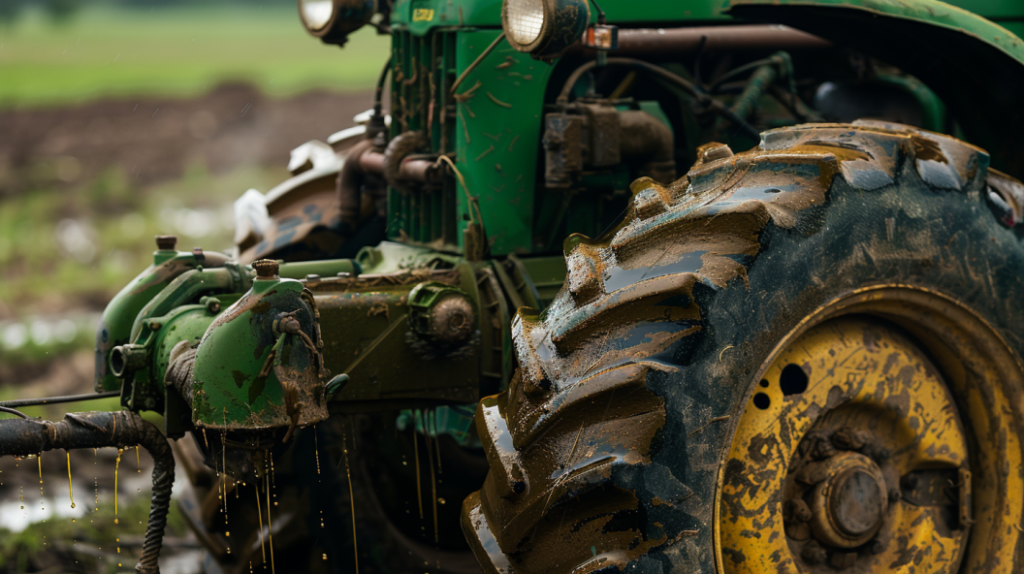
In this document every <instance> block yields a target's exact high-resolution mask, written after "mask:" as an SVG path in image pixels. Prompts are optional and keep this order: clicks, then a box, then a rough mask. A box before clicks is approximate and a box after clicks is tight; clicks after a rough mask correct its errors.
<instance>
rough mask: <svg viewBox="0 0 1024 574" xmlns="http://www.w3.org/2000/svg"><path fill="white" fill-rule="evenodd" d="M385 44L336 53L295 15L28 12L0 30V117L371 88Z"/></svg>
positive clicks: (223, 9)
mask: <svg viewBox="0 0 1024 574" xmlns="http://www.w3.org/2000/svg"><path fill="white" fill-rule="evenodd" d="M387 52H388V38H387V37H386V36H378V35H377V34H376V31H375V30H373V29H372V28H369V27H366V28H364V29H362V30H359V31H358V32H357V33H355V34H353V36H352V37H351V38H350V40H349V42H348V44H347V45H346V46H345V48H344V49H343V50H339V49H338V48H336V47H333V46H327V45H324V44H322V43H321V42H320V41H319V40H317V39H315V38H313V37H312V36H310V35H309V34H307V33H306V32H305V31H304V30H303V28H302V24H301V23H300V21H299V17H298V14H297V13H296V11H295V10H294V9H289V8H285V7H279V6H273V7H260V6H245V5H242V4H239V5H228V6H218V7H203V6H188V7H178V8H164V9H160V10H153V11H145V10H128V9H115V8H112V7H109V6H107V7H105V6H102V5H101V6H95V7H89V8H87V9H85V10H83V11H82V12H81V13H80V14H79V15H78V17H77V18H76V19H75V20H73V21H72V22H70V23H68V24H66V25H63V26H56V25H54V24H52V23H50V22H49V21H48V20H47V19H46V18H44V17H43V16H42V15H41V14H39V13H34V12H30V13H28V14H27V15H26V17H23V18H22V19H21V20H19V21H18V22H17V23H16V24H15V25H14V26H12V27H9V28H2V27H0V78H2V81H0V107H27V106H52V105H61V104H68V103H75V102H80V101H85V100H90V99H95V98H99V97H105V96H128V95H132V96H134V95H144V94H151V95H161V96H173V97H186V96H193V95H197V94H201V93H203V92H205V91H207V90H209V89H211V88H212V87H214V86H215V85H217V84H219V83H223V82H225V81H231V80H237V81H243V82H248V83H251V84H254V85H256V86H258V87H259V88H260V89H262V90H263V91H264V92H265V93H267V94H269V95H271V96H276V97H282V96H288V95H293V94H296V93H299V92H302V91H306V90H309V89H312V88H330V89H333V90H339V91H355V90H364V89H367V88H369V87H371V86H372V85H373V83H374V81H375V79H376V77H377V75H378V74H379V72H380V69H381V66H383V64H384V61H385V59H386V58H387Z"/></svg>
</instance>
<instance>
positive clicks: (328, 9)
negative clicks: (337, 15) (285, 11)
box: [299, 0, 334, 30]
mask: <svg viewBox="0 0 1024 574" xmlns="http://www.w3.org/2000/svg"><path fill="white" fill-rule="evenodd" d="M333 13H334V2H333V1H332V0H299V14H300V15H301V16H302V21H303V22H305V23H306V27H307V28H309V29H310V30H323V28H324V26H326V25H327V24H328V22H330V21H331V14H333Z"/></svg>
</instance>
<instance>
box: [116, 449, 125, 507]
mask: <svg viewBox="0 0 1024 574" xmlns="http://www.w3.org/2000/svg"><path fill="white" fill-rule="evenodd" d="M123 453H124V449H120V448H119V449H117V459H116V460H115V461H114V524H117V523H118V522H117V469H118V467H120V466H121V455H122V454H123Z"/></svg>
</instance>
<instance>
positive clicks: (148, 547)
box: [0, 411, 174, 574]
mask: <svg viewBox="0 0 1024 574" xmlns="http://www.w3.org/2000/svg"><path fill="white" fill-rule="evenodd" d="M134 445H140V446H142V447H143V448H145V449H146V450H147V451H149V454H150V456H152V457H153V495H152V498H151V499H150V507H149V523H148V524H147V525H146V538H145V540H144V541H143V543H142V555H141V556H139V563H138V564H137V565H136V566H135V571H136V572H140V573H142V574H159V572H160V566H159V564H158V563H157V560H158V558H159V557H160V548H161V547H162V546H163V540H164V528H166V526H167V511H168V510H169V509H170V504H171V487H172V486H173V485H174V455H173V454H171V446H170V444H168V442H167V439H166V438H165V437H164V435H163V434H161V433H160V431H159V430H158V429H157V428H156V427H155V426H153V425H152V424H150V423H148V422H146V421H144V420H142V417H140V416H139V415H138V414H136V413H133V412H129V411H116V412H92V413H68V414H67V415H65V416H64V420H62V421H60V422H51V421H39V420H34V419H9V420H3V421H0V456H4V455H12V456H28V455H30V454H38V453H41V452H44V451H48V450H55V449H65V450H71V449H76V448H102V447H108V446H113V447H117V448H125V447H128V446H134Z"/></svg>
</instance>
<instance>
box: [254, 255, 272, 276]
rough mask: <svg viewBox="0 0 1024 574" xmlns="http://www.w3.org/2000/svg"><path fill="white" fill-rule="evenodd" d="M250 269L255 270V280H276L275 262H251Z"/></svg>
mask: <svg viewBox="0 0 1024 574" xmlns="http://www.w3.org/2000/svg"><path fill="white" fill-rule="evenodd" d="M252 268H253V269H255V270H256V278H257V279H276V278H277V270H278V267H277V261H274V260H272V259H259V260H256V261H255V262H253V264H252Z"/></svg>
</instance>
